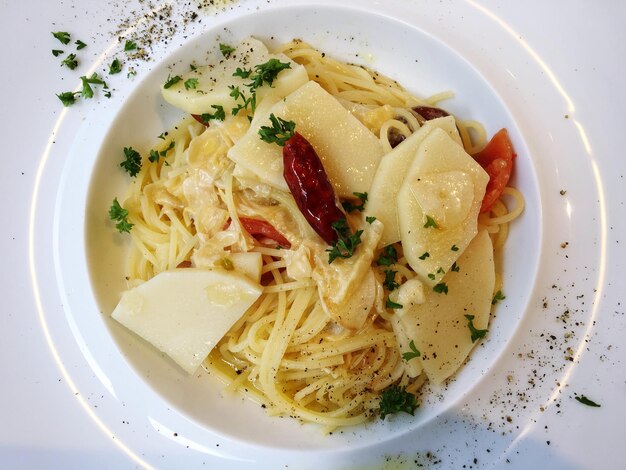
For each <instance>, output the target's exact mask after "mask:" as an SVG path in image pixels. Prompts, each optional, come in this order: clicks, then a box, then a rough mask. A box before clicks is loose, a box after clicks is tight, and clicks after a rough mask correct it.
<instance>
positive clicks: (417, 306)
mask: <svg viewBox="0 0 626 470" xmlns="http://www.w3.org/2000/svg"><path fill="white" fill-rule="evenodd" d="M458 266H459V271H458V272H455V271H451V272H449V273H448V274H446V276H445V277H444V278H443V281H444V282H445V283H446V285H447V287H448V294H443V293H437V292H435V291H433V290H432V289H426V290H425V292H424V297H425V298H424V302H423V303H415V302H414V303H407V304H406V305H403V308H402V309H398V310H396V311H395V315H396V316H398V318H399V319H400V321H401V323H402V326H403V329H402V330H400V331H397V332H398V333H404V334H405V335H406V338H405V340H404V342H408V341H410V340H413V341H414V342H415V346H416V347H417V349H418V351H420V353H421V355H420V360H421V361H422V367H423V368H424V371H425V372H426V375H427V376H428V378H429V380H430V381H432V382H433V383H435V384H440V383H442V382H443V381H444V380H446V379H447V378H448V377H450V376H451V375H452V374H454V373H455V372H456V371H457V370H458V369H459V367H460V366H461V364H462V363H463V361H465V359H466V358H467V356H468V355H469V353H470V351H471V350H472V348H473V347H474V343H472V340H471V332H470V329H469V327H468V320H467V318H466V317H465V315H473V316H474V320H473V322H474V323H473V324H474V326H475V327H476V328H477V329H486V328H487V325H488V324H489V314H490V312H491V299H492V296H493V289H494V285H495V268H494V263H493V246H492V244H491V239H490V238H489V234H488V233H487V231H486V230H481V231H480V232H479V233H478V235H477V236H476V237H475V238H474V239H473V240H472V242H471V243H470V245H469V246H468V247H467V249H466V250H465V251H464V252H463V254H462V255H461V257H460V258H459V260H458Z"/></svg>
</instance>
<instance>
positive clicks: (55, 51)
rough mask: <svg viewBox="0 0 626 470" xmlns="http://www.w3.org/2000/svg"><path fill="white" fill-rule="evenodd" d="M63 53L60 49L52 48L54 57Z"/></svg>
mask: <svg viewBox="0 0 626 470" xmlns="http://www.w3.org/2000/svg"><path fill="white" fill-rule="evenodd" d="M61 54H63V51H62V50H61V49H52V55H53V56H54V57H59V55H61Z"/></svg>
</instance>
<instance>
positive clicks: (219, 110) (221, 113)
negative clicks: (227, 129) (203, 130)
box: [200, 104, 226, 124]
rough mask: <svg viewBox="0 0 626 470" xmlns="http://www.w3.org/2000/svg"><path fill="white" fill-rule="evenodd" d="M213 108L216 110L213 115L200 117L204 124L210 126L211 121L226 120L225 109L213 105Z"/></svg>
mask: <svg viewBox="0 0 626 470" xmlns="http://www.w3.org/2000/svg"><path fill="white" fill-rule="evenodd" d="M211 108H213V109H214V110H215V112H214V113H213V114H211V113H202V114H201V115H200V119H201V120H202V122H203V123H205V124H208V123H209V121H210V120H212V119H216V120H218V121H223V120H224V119H226V113H225V112H224V107H223V106H220V105H219V104H213V105H211Z"/></svg>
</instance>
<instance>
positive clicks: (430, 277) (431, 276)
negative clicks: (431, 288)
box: [428, 273, 437, 281]
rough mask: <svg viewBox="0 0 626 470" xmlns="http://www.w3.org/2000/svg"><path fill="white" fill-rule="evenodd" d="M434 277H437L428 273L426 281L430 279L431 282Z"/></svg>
mask: <svg viewBox="0 0 626 470" xmlns="http://www.w3.org/2000/svg"><path fill="white" fill-rule="evenodd" d="M435 277H437V276H435V275H434V274H433V273H428V279H430V280H431V281H434V280H435Z"/></svg>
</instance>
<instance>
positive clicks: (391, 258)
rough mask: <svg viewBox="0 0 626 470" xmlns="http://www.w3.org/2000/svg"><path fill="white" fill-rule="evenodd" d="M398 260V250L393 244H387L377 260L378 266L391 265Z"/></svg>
mask: <svg viewBox="0 0 626 470" xmlns="http://www.w3.org/2000/svg"><path fill="white" fill-rule="evenodd" d="M397 261H398V252H397V251H396V249H395V247H394V246H393V245H387V246H386V247H385V248H383V252H382V253H381V255H380V256H379V257H378V260H376V264H378V266H391V265H392V264H395V263H396V262H397Z"/></svg>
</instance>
